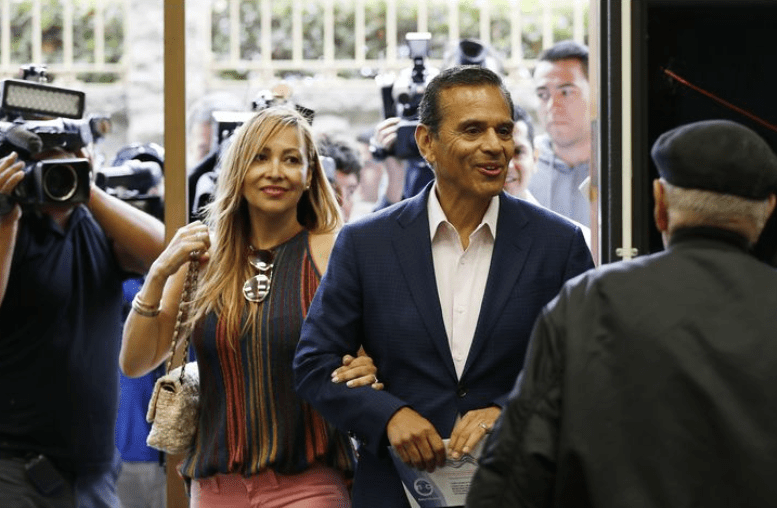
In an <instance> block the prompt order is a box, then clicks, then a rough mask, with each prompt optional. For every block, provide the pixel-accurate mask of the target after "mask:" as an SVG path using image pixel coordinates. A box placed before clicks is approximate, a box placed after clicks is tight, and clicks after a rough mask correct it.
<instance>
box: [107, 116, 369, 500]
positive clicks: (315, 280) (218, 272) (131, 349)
mask: <svg viewBox="0 0 777 508" xmlns="http://www.w3.org/2000/svg"><path fill="white" fill-rule="evenodd" d="M341 222H342V220H341V217H340V212H339V209H338V206H337V202H336V199H335V196H334V193H333V192H332V189H331V187H330V186H329V184H328V182H327V180H326V176H325V174H324V171H323V168H322V167H321V164H320V162H319V158H318V154H317V152H316V148H315V144H314V142H313V138H312V135H311V131H310V126H309V125H308V123H307V121H306V120H305V119H304V118H303V117H302V116H301V115H299V114H298V113H297V112H295V111H294V110H292V109H290V108H285V107H273V108H268V109H266V110H264V111H262V112H260V113H258V114H257V115H256V116H255V117H253V118H252V119H251V120H249V121H248V122H246V123H245V124H243V125H242V126H241V127H240V128H239V129H238V130H237V132H236V133H235V137H234V141H233V142H232V143H231V145H230V147H229V149H228V150H227V153H226V155H225V157H224V160H223V164H222V168H221V170H220V173H219V176H218V183H217V188H216V192H215V197H214V200H213V202H212V203H211V204H210V205H209V206H208V207H207V209H206V215H205V223H201V222H194V223H192V224H189V225H187V226H184V227H182V228H181V229H180V230H178V231H177V232H176V234H175V236H174V238H173V239H172V241H171V242H170V244H169V245H168V247H167V249H166V250H165V251H164V252H163V253H162V254H161V255H160V256H159V258H158V259H157V260H156V261H155V262H154V264H153V266H152V267H151V270H150V272H149V274H148V276H147V277H146V281H145V284H144V285H143V287H142V289H141V290H140V291H139V292H138V295H137V300H136V302H134V304H133V312H131V313H130V316H129V318H128V320H127V322H126V325H125V328H124V337H123V343H122V348H121V355H120V364H121V368H122V370H123V371H124V372H125V373H126V374H127V375H130V376H138V375H142V374H144V373H146V372H148V371H149V370H151V369H153V368H154V367H155V366H157V365H159V364H160V363H161V362H163V361H164V360H165V358H166V357H167V355H168V350H169V347H170V343H171V340H172V335H173V329H174V326H175V321H176V315H177V312H178V302H179V300H180V297H181V293H182V291H183V286H184V278H185V275H186V271H187V268H188V263H189V260H190V257H192V256H193V257H192V259H196V260H197V262H199V263H201V267H200V276H199V280H200V283H199V287H198V290H197V292H196V295H195V297H194V300H193V304H192V305H193V307H192V310H191V311H190V314H191V316H192V317H191V321H192V324H193V325H194V326H195V333H194V334H193V339H192V343H193V344H194V347H195V351H196V355H197V362H198V364H199V370H200V389H201V400H200V404H201V407H200V417H199V427H198V432H197V436H196V438H195V443H194V445H193V447H192V449H191V450H190V451H189V453H188V454H187V455H186V457H185V459H184V460H183V462H182V463H181V465H180V466H179V469H180V471H181V473H182V475H183V476H184V477H185V478H187V479H191V480H192V484H191V497H192V499H191V506H192V507H206V506H230V507H240V506H257V505H258V506H285V507H287V506H291V507H294V506H298V507H300V508H301V507H304V508H314V507H342V506H349V505H350V501H349V494H348V489H347V488H346V483H345V480H346V478H345V475H344V473H345V472H346V471H348V470H349V469H350V466H351V464H350V462H351V456H350V451H349V449H348V447H347V439H346V438H344V436H342V435H341V434H340V433H338V432H336V431H334V429H333V428H332V427H331V426H330V425H328V424H327V423H326V422H325V421H324V420H323V419H322V418H321V416H319V415H318V414H317V413H316V412H315V411H314V410H313V409H312V408H311V407H310V406H309V405H308V404H307V403H305V402H303V401H302V399H300V398H299V397H298V396H297V394H296V393H295V392H294V388H293V387H294V383H293V377H292V368H291V365H292V358H293V355H294V350H295V347H296V345H297V342H298V340H299V334H300V328H301V326H302V321H303V319H304V317H305V315H306V313H307V309H308V306H309V305H310V302H311V300H312V298H313V294H314V293H315V291H316V288H317V287H318V284H319V280H320V278H321V275H322V274H323V272H324V270H325V269H326V265H327V262H328V258H329V253H330V251H331V249H332V244H333V241H334V237H335V234H336V232H337V230H338V228H339V227H340V226H341ZM193 253H194V254H193ZM344 363H345V364H346V366H345V367H343V368H341V369H338V371H337V374H336V377H337V378H338V380H339V381H341V382H342V381H349V380H350V382H349V385H353V386H355V387H359V386H369V385H373V388H379V387H380V385H377V378H376V377H375V367H374V366H373V364H372V360H371V359H370V358H369V357H358V358H355V359H354V358H352V357H347V358H346V359H345V360H344ZM333 376H335V374H333ZM360 389H369V388H360Z"/></svg>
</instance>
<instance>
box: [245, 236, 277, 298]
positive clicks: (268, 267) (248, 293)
mask: <svg viewBox="0 0 777 508" xmlns="http://www.w3.org/2000/svg"><path fill="white" fill-rule="evenodd" d="M250 249H251V252H250V253H249V254H248V264H250V265H251V266H253V267H254V268H255V269H256V271H258V272H259V273H258V274H256V275H254V276H253V277H251V278H250V279H248V280H247V281H246V282H245V284H243V296H245V299H246V300H248V301H249V302H254V303H261V302H263V301H264V299H265V298H267V295H268V294H270V283H271V282H272V268H273V259H274V258H275V253H274V252H273V251H271V250H264V249H254V248H253V247H250Z"/></svg>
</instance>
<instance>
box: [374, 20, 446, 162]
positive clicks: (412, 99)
mask: <svg viewBox="0 0 777 508" xmlns="http://www.w3.org/2000/svg"><path fill="white" fill-rule="evenodd" d="M405 40H406V41H407V47H408V50H409V55H410V59H411V60H413V67H412V68H409V69H403V70H402V71H401V72H400V73H399V76H398V77H397V79H396V80H395V81H394V82H393V83H390V84H386V85H384V86H382V87H381V96H382V99H383V114H384V116H385V118H391V117H399V119H400V120H399V124H398V127H397V140H396V143H395V144H394V148H393V151H387V152H386V153H385V155H395V156H397V157H399V158H402V159H409V158H411V157H420V156H421V154H420V153H419V152H418V146H417V145H416V142H415V128H416V126H417V125H418V105H419V104H420V103H421V98H422V97H423V95H424V91H425V90H426V85H427V83H428V82H429V80H431V79H432V78H433V77H434V76H435V75H436V74H437V73H438V72H439V71H438V70H437V69H435V68H432V67H427V66H426V57H427V56H429V44H430V42H431V40H432V34H431V33H429V32H410V33H408V34H407V35H406V36H405Z"/></svg>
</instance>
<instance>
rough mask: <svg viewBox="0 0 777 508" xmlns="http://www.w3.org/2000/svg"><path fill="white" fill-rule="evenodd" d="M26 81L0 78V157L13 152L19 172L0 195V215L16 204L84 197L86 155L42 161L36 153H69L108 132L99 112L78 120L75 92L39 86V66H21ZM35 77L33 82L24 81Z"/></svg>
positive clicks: (80, 105)
mask: <svg viewBox="0 0 777 508" xmlns="http://www.w3.org/2000/svg"><path fill="white" fill-rule="evenodd" d="M22 72H23V76H24V77H25V78H26V79H6V80H4V81H3V82H2V91H0V95H1V96H2V103H1V105H0V157H4V156H7V155H8V154H10V153H11V152H16V153H17V154H18V156H19V160H20V161H22V162H24V169H23V171H24V173H25V176H24V178H23V180H22V181H21V183H20V184H19V185H17V186H16V188H14V190H13V191H12V192H11V194H10V202H7V201H8V199H9V198H8V197H7V196H2V197H0V199H2V200H3V202H0V213H1V212H2V211H5V210H6V209H8V210H10V207H12V206H13V203H19V204H20V205H42V204H75V203H84V202H86V201H88V199H89V185H90V172H91V165H90V163H89V161H88V160H87V159H83V158H68V159H61V158H60V159H57V158H53V159H45V160H40V159H39V158H38V156H39V154H42V153H45V152H48V151H51V150H56V149H60V150H63V151H65V152H75V151H77V150H79V149H81V148H83V147H85V146H87V145H89V144H90V143H92V142H94V141H96V140H97V139H99V138H101V137H103V136H104V135H105V134H106V133H107V132H108V131H109V130H110V126H111V124H110V120H109V119H108V118H107V117H104V116H97V115H95V116H90V117H89V118H85V119H82V116H83V112H84V103H85V95H84V93H83V92H80V91H78V90H71V89H67V88H60V87H55V86H51V85H47V84H45V81H47V80H48V76H47V75H46V72H45V68H44V67H42V66H34V65H30V66H25V67H23V68H22ZM30 78H33V79H37V81H38V82H34V81H32V80H30Z"/></svg>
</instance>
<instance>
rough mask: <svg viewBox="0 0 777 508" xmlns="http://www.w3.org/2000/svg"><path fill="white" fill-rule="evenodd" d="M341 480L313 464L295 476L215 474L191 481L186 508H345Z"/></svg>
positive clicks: (348, 503) (345, 492)
mask: <svg viewBox="0 0 777 508" xmlns="http://www.w3.org/2000/svg"><path fill="white" fill-rule="evenodd" d="M350 506H351V499H350V496H349V494H348V488H347V487H346V486H345V482H344V481H343V476H342V474H341V473H340V472H339V471H336V470H334V469H332V468H329V467H326V466H323V465H321V464H315V465H313V466H312V467H311V468H310V469H308V470H307V471H304V472H302V473H299V474H295V475H282V474H278V473H276V472H274V471H272V470H267V471H263V472H262V473H259V474H256V475H254V476H250V477H248V478H245V477H243V476H242V475H240V474H218V475H215V476H211V477H208V478H201V479H199V480H197V479H195V480H192V486H191V503H190V504H189V507H190V508H211V507H213V508H222V507H223V508H227V507H229V508H260V507H261V508H281V507H284V508H349V507H350Z"/></svg>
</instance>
